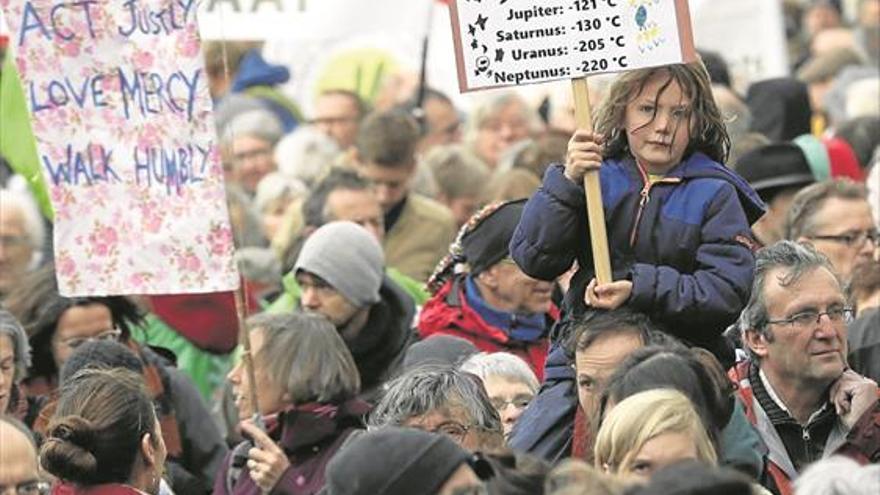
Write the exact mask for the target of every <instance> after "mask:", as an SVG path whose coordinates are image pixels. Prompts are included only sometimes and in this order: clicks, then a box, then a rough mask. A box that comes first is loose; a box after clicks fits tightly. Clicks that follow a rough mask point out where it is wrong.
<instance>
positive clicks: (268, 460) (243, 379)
mask: <svg viewBox="0 0 880 495" xmlns="http://www.w3.org/2000/svg"><path fill="white" fill-rule="evenodd" d="M247 327H248V329H249V331H250V338H251V352H252V356H253V364H254V381H255V383H251V382H250V379H249V378H248V373H246V372H245V369H244V366H243V365H242V364H241V363H239V364H238V365H237V366H236V367H235V368H233V369H232V371H230V372H229V375H228V379H229V382H230V384H231V385H232V390H233V395H234V396H235V405H236V407H237V408H238V413H239V417H240V418H252V417H257V416H259V417H261V418H262V422H263V423H264V427H261V426H258V424H257V423H258V422H254V421H251V420H249V421H244V422H242V423H241V425H240V426H241V431H242V433H243V434H244V436H245V437H247V438H248V439H249V440H248V441H245V442H243V443H241V444H239V446H238V447H236V448H235V449H234V450H233V452H232V453H231V454H230V456H229V457H227V459H226V462H224V464H223V466H222V467H221V469H220V473H219V474H218V476H217V478H216V480H215V483H214V493H215V494H221V495H224V494H229V495H233V494H235V495H240V494H254V493H269V492H270V491H271V492H272V493H287V494H313V493H317V492H318V491H319V490H320V489H321V488H322V487H323V486H324V470H325V467H326V465H327V463H328V462H329V461H330V458H331V457H333V455H334V454H335V453H336V451H337V450H339V448H340V447H341V446H342V445H343V443H345V442H346V439H347V438H348V437H349V435H351V434H352V433H353V432H354V431H356V430H358V429H359V428H362V427H363V423H362V418H363V416H364V415H366V413H367V412H368V411H369V406H368V405H367V404H366V403H365V402H362V401H360V400H358V399H356V396H357V394H358V392H359V390H360V376H359V375H358V371H357V367H356V366H355V363H354V359H353V358H352V356H351V353H350V352H349V351H348V348H347V347H346V346H345V343H344V342H343V341H342V338H341V337H340V336H339V334H338V333H337V331H336V328H335V327H334V326H333V325H332V324H331V323H330V322H329V321H328V320H326V319H325V318H324V317H322V316H318V315H314V314H305V313H279V314H260V315H256V316H254V317H252V318H250V319H249V320H248V322H247ZM254 392H255V393H256V403H253V401H252V399H251V398H252V397H253V396H252V393H254Z"/></svg>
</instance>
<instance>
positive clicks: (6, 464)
mask: <svg viewBox="0 0 880 495" xmlns="http://www.w3.org/2000/svg"><path fill="white" fill-rule="evenodd" d="M0 438H2V439H3V441H2V442H0V493H7V492H9V491H10V490H9V489H10V488H11V489H12V490H11V492H12V493H42V492H40V491H39V489H40V488H41V487H43V482H42V480H40V472H39V469H38V468H37V448H36V446H35V445H34V440H33V438H31V436H30V433H29V432H28V431H27V429H26V428H25V427H24V425H22V424H21V423H19V422H18V421H17V420H15V419H12V418H10V417H9V416H0ZM46 486H48V485H46ZM26 488H30V489H31V491H28V490H27V489H26Z"/></svg>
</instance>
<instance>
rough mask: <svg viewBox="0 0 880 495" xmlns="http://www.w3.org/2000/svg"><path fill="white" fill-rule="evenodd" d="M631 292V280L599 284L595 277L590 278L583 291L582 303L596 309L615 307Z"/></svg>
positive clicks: (627, 297)
mask: <svg viewBox="0 0 880 495" xmlns="http://www.w3.org/2000/svg"><path fill="white" fill-rule="evenodd" d="M630 294H632V282H630V281H629V280H617V281H615V282H611V283H607V284H599V283H597V282H596V279H595V278H594V279H593V280H590V284H589V285H587V290H586V292H585V293H584V303H585V304H586V305H587V306H590V307H593V308H597V309H617V308H619V307H620V306H623V303H625V302H626V300H627V299H629V296H630Z"/></svg>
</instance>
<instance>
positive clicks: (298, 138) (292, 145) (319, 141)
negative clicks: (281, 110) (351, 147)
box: [275, 126, 341, 186]
mask: <svg viewBox="0 0 880 495" xmlns="http://www.w3.org/2000/svg"><path fill="white" fill-rule="evenodd" d="M340 153H341V150H340V149H339V145H337V144H336V141H334V140H333V138H331V137H329V136H327V135H326V134H324V133H323V132H321V131H319V130H317V129H314V128H312V127H310V126H300V127H298V128H297V129H296V130H295V131H293V132H292V133H290V134H288V135H286V136H284V137H283V138H282V139H281V141H279V142H278V145H277V146H276V147H275V163H277V164H278V171H279V172H281V173H283V174H285V175H287V176H288V177H293V178H295V179H298V180H300V181H302V182H303V183H304V184H305V185H306V186H312V185H313V184H314V183H315V182H317V181H318V179H319V178H321V177H322V176H323V175H324V174H325V173H326V172H327V170H328V169H329V168H330V166H331V165H333V163H334V162H336V160H337V159H338V158H339V154H340Z"/></svg>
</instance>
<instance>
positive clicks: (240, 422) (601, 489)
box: [0, 0, 880, 495]
mask: <svg viewBox="0 0 880 495" xmlns="http://www.w3.org/2000/svg"><path fill="white" fill-rule="evenodd" d="M784 5H785V12H786V20H787V22H788V24H787V25H786V31H787V32H786V34H787V36H788V42H789V50H790V52H791V59H792V61H793V64H792V74H793V75H792V76H790V77H781V78H774V79H769V80H762V81H754V82H752V83H751V84H750V85H749V86H748V87H747V88H746V89H745V90H743V91H742V92H739V91H738V90H737V89H736V88H734V87H733V85H732V82H731V75H730V73H729V71H728V68H727V65H726V63H725V61H724V58H723V55H722V54H718V53H712V52H701V54H700V60H698V61H695V62H692V63H687V64H673V65H666V66H660V67H655V68H650V69H638V70H633V71H630V72H626V73H622V74H619V75H616V76H614V77H613V78H594V79H591V98H593V99H594V100H595V108H596V111H595V115H594V124H595V125H594V128H593V129H591V130H587V129H577V128H576V126H575V125H574V120H573V108H572V107H571V105H572V104H571V102H570V101H566V100H565V99H560V98H556V97H554V98H551V97H547V98H545V99H544V100H542V101H540V102H534V101H531V100H529V99H527V98H525V97H523V96H522V95H521V94H519V93H518V92H517V91H516V90H495V91H492V92H488V93H486V94H485V95H484V96H483V97H481V98H479V99H477V101H476V102H475V103H474V106H473V107H472V108H469V109H468V110H467V111H466V112H465V111H462V110H461V109H459V108H457V107H456V105H455V103H454V102H453V100H452V99H450V98H449V96H448V95H446V94H444V93H442V92H440V91H438V90H436V89H431V88H427V87H423V88H418V89H417V90H416V91H414V92H410V90H405V91H404V92H403V93H400V91H401V89H400V88H401V86H393V88H394V90H393V91H392V90H389V91H390V92H389V93H388V94H381V95H379V97H377V98H376V100H375V101H370V102H368V101H365V100H363V99H362V98H361V96H360V95H358V94H357V93H356V92H354V91H350V90H348V89H345V88H336V89H330V90H326V91H324V92H322V93H320V94H319V95H318V96H317V99H316V101H314V102H312V103H313V105H311V108H313V110H312V112H311V113H312V115H306V114H305V113H304V112H303V111H302V110H301V108H302V107H303V105H301V103H302V102H295V101H293V100H292V99H290V98H289V97H288V96H286V95H285V94H284V92H283V91H282V90H281V86H280V85H281V84H283V83H284V82H286V81H287V80H288V79H289V77H290V74H289V72H288V70H287V69H286V68H285V67H282V66H277V65H273V64H270V63H268V62H266V61H265V60H264V59H263V58H262V55H261V51H260V46H259V44H254V43H232V42H224V43H216V44H214V43H208V44H206V45H205V47H204V49H205V50H204V51H205V63H206V74H207V75H208V76H209V87H210V90H211V93H212V96H213V98H214V100H215V112H214V113H215V119H216V125H217V135H218V136H219V146H220V151H221V155H222V161H223V166H224V172H225V175H226V187H227V199H228V204H229V213H230V219H231V222H232V225H233V233H234V237H235V245H236V254H235V256H236V260H237V263H238V266H239V269H240V272H241V275H242V278H243V281H244V284H243V289H242V294H243V296H244V298H243V299H244V301H245V306H246V307H247V309H248V311H247V312H248V313H249V315H250V316H249V317H248V318H247V319H246V320H245V321H244V322H243V326H244V328H239V326H240V323H241V322H240V318H239V316H240V315H239V314H238V313H237V310H236V302H235V298H236V296H235V295H234V294H233V293H205V294H188V295H181V294H169V295H150V296H145V295H138V294H129V295H116V296H101V297H99V296H92V297H76V298H69V297H64V296H62V295H61V294H60V293H59V290H58V286H57V282H56V276H55V267H54V265H53V262H52V235H51V224H50V223H49V222H48V221H47V220H46V219H45V218H43V217H42V215H41V213H40V211H39V209H38V208H37V206H36V204H35V202H34V200H33V198H32V196H31V195H30V193H29V192H28V191H27V188H26V187H25V184H26V182H27V181H25V180H24V179H22V178H21V177H20V176H16V175H15V174H14V173H12V172H11V169H10V168H9V167H8V166H7V164H6V163H5V162H3V163H0V181H2V186H3V188H2V189H0V494H7V493H14V494H18V495H37V494H48V493H53V494H59V495H115V494H139V493H141V494H143V493H146V494H151V495H156V494H166V495H167V494H178V495H189V494H193V495H199V494H207V493H214V494H228V495H246V494H269V493H271V494H303V495H305V494H313V495H314V494H318V493H320V494H325V495H409V494H424V495H431V494H437V495H480V494H492V495H519V494H523V495H525V494H529V495H531V494H547V495H594V494H595V495H605V494H609V495H611V494H614V495H623V494H627V495H634V494H681V495H684V494H708V493H712V494H718V495H720V494H768V493H769V494H774V495H813V494H822V495H837V494H840V495H844V494H846V495H858V494H876V493H880V389H878V385H877V381H878V380H880V234H878V229H880V68H878V67H880V1H878V0H858V1H852V2H847V1H844V2H840V1H834V0H803V1H795V0H785V2H784ZM0 77H2V75H0ZM394 91H397V92H394ZM594 172H597V173H598V174H599V177H600V181H601V182H600V183H601V190H602V203H603V206H604V218H605V227H606V232H607V237H608V245H609V254H610V261H611V266H612V269H613V277H612V280H611V281H605V280H598V278H597V275H596V271H595V270H594V261H595V260H594V259H593V253H592V251H591V249H590V246H591V234H592V233H591V229H590V228H589V226H588V221H587V214H586V198H585V192H584V187H583V180H584V176H585V175H586V174H588V173H594ZM245 340H246V341H247V345H242V344H243V342H244V341H245Z"/></svg>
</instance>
